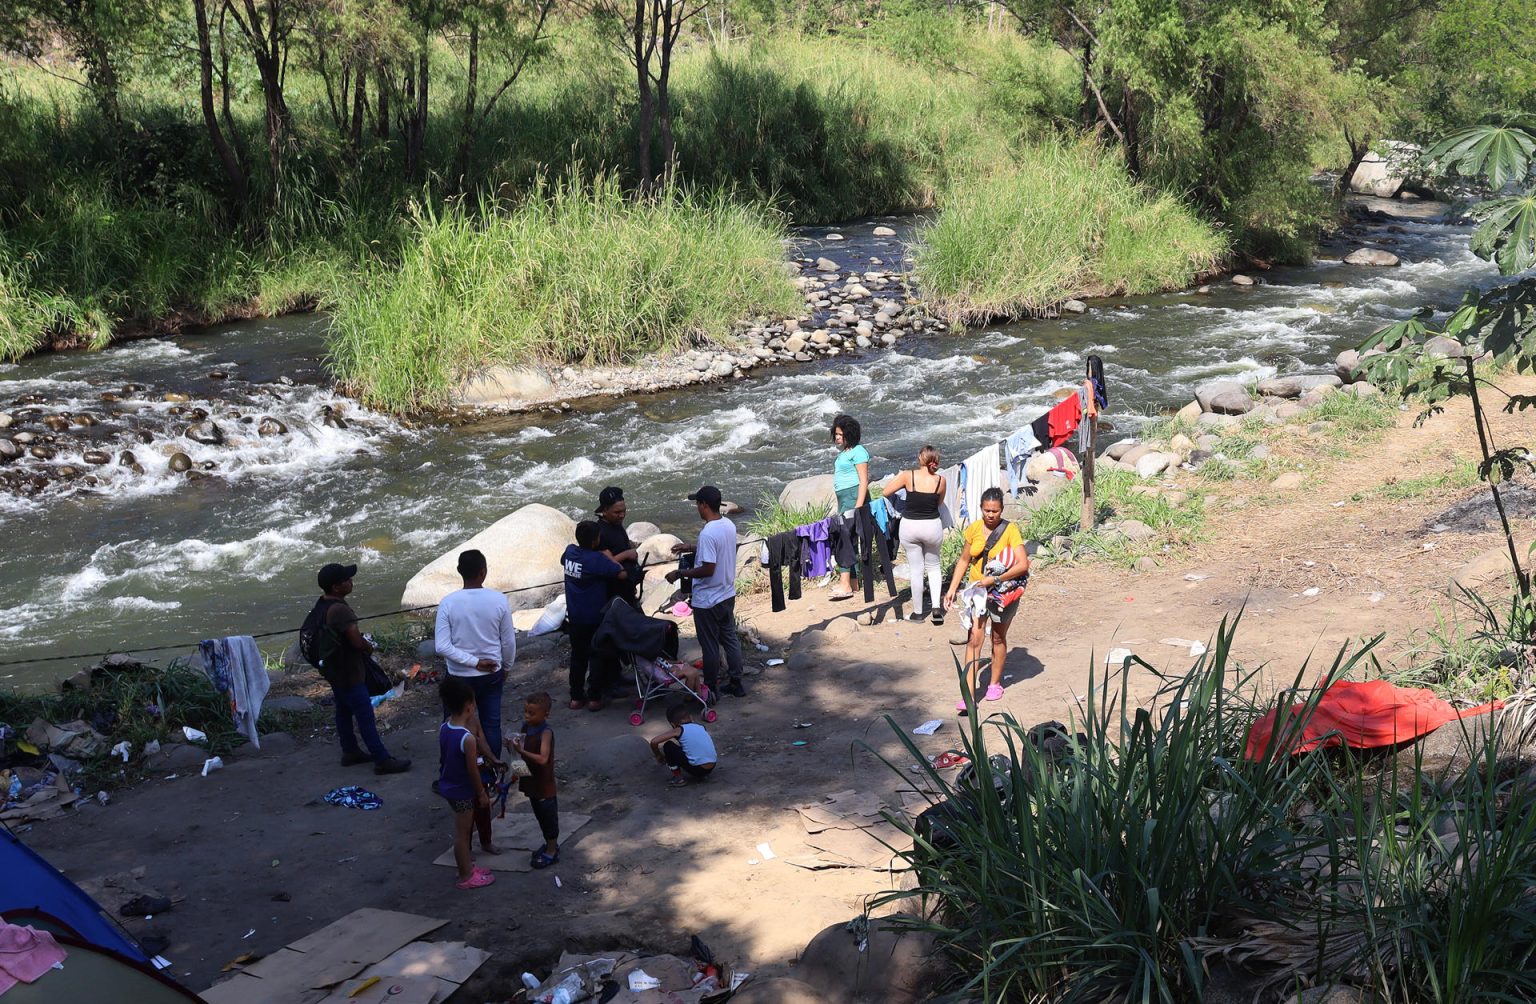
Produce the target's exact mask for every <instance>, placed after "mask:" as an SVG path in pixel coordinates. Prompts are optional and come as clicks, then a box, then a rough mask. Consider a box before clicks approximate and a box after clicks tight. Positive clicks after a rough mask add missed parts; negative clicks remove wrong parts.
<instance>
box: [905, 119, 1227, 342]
mask: <svg viewBox="0 0 1536 1004" xmlns="http://www.w3.org/2000/svg"><path fill="white" fill-rule="evenodd" d="M918 241H919V247H918V250H917V252H916V254H915V258H916V264H915V272H916V276H917V281H918V284H919V286H920V287H921V288H922V290H923V291H924V294H925V295H926V296H927V297H929V298H930V299H931V300H933V301H934V303H935V304H936V305H937V306H938V307H939V309H941V310H942V311H944V312H945V313H946V314H948V315H949V317H950V318H951V319H952V320H955V321H964V322H983V321H988V320H995V319H1001V318H1016V317H1024V316H1031V315H1038V314H1040V313H1043V312H1044V311H1046V310H1048V309H1049V308H1051V307H1054V306H1056V305H1057V304H1059V303H1061V302H1062V301H1063V300H1066V299H1068V298H1070V297H1073V296H1078V295H1085V294H1092V295H1107V294H1120V293H1127V294H1135V293H1151V292H1156V291H1158V290H1163V289H1173V288H1177V287H1180V286H1184V285H1188V284H1189V283H1190V282H1191V281H1192V280H1193V279H1194V278H1195V277H1196V276H1197V275H1199V274H1200V273H1201V272H1204V271H1207V270H1209V269H1211V268H1213V267H1215V265H1216V264H1217V263H1218V262H1219V261H1220V260H1221V258H1222V256H1223V255H1224V254H1225V253H1226V251H1227V242H1226V239H1225V238H1224V237H1223V236H1222V235H1221V234H1220V233H1218V232H1217V231H1216V230H1215V229H1214V228H1213V227H1212V226H1211V225H1210V224H1208V223H1206V222H1204V221H1202V220H1201V219H1200V218H1199V217H1198V216H1196V215H1195V213H1194V212H1193V211H1192V210H1190V209H1189V208H1187V207H1185V206H1184V205H1182V204H1181V203H1180V202H1179V201H1178V200H1177V199H1175V198H1174V197H1172V196H1170V195H1166V194H1160V193H1157V192H1153V191H1151V190H1149V189H1147V188H1144V187H1142V186H1140V185H1137V184H1136V183H1135V182H1133V181H1132V180H1131V179H1130V177H1129V175H1127V174H1126V172H1125V168H1124V166H1123V165H1122V164H1121V163H1120V162H1119V160H1118V159H1117V158H1116V157H1115V156H1114V155H1112V154H1111V153H1109V152H1107V151H1106V150H1105V149H1104V148H1103V147H1101V146H1099V145H1098V144H1096V143H1092V142H1088V141H1082V142H1076V143H1069V142H1044V143H1038V144H1033V145H1029V146H1026V147H1023V148H1021V149H1020V150H1018V151H1017V153H1016V155H1015V157H1014V159H1013V161H1012V162H1011V163H1009V164H1008V165H1006V166H1003V167H1000V168H997V169H995V170H993V171H992V172H990V173H988V174H986V175H985V176H982V177H979V178H966V179H963V180H962V181H961V182H960V183H957V184H955V185H953V186H951V187H950V188H949V189H948V190H947V191H946V192H945V193H944V194H942V195H941V196H940V197H939V213H938V216H937V217H936V218H935V219H934V221H933V222H932V223H931V224H930V225H929V226H927V227H925V228H923V230H922V231H921V232H920V233H919V235H918Z"/></svg>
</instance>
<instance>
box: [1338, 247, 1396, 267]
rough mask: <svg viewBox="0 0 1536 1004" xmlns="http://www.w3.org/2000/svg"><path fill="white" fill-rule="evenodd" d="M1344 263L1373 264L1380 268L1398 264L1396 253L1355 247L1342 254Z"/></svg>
mask: <svg viewBox="0 0 1536 1004" xmlns="http://www.w3.org/2000/svg"><path fill="white" fill-rule="evenodd" d="M1344 264H1346V265H1374V266H1377V267H1380V268H1391V267H1392V266H1393V265H1397V264H1399V260H1398V257H1397V255H1395V254H1393V253H1392V252H1390V251H1378V250H1377V249H1376V248H1357V249H1356V250H1354V251H1351V252H1350V253H1349V254H1347V255H1345V256H1344Z"/></svg>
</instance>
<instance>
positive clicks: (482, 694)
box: [436, 550, 517, 751]
mask: <svg viewBox="0 0 1536 1004" xmlns="http://www.w3.org/2000/svg"><path fill="white" fill-rule="evenodd" d="M485 572H486V567H485V555H484V554H482V553H481V552H479V551H474V550H471V551H464V552H462V553H461V554H460V555H459V575H460V577H462V578H463V580H464V588H463V589H460V590H457V591H455V592H452V593H449V594H448V595H447V596H444V597H443V601H442V602H441V603H439V604H438V605H437V633H436V644H437V654H438V655H440V656H442V657H443V660H444V661H445V662H447V663H448V672H449V673H450V674H452V675H453V676H457V677H460V678H462V679H463V680H464V681H465V682H467V683H468V684H469V685H470V686H471V687H472V688H474V691H475V706H476V707H477V708H479V710H480V728H481V729H482V730H483V731H484V732H485V740H486V742H487V743H488V744H489V745H490V747H491V749H493V750H497V751H499V750H500V749H501V692H502V688H503V687H504V686H505V685H506V682H507V670H508V669H509V668H511V666H512V662H513V660H515V659H516V658H517V640H516V637H515V635H514V634H513V631H512V608H511V606H510V605H509V604H508V603H507V598H506V597H505V596H504V595H502V594H501V593H499V592H497V591H496V590H494V589H487V588H485Z"/></svg>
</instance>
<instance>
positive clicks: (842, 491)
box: [831, 415, 869, 600]
mask: <svg viewBox="0 0 1536 1004" xmlns="http://www.w3.org/2000/svg"><path fill="white" fill-rule="evenodd" d="M861 431H862V430H860V428H859V422H858V419H856V418H854V417H852V416H851V415H839V416H837V417H836V418H834V419H833V420H832V442H834V443H836V444H837V448H838V450H839V451H840V452H839V453H838V455H837V460H836V461H835V462H834V463H833V464H832V488H833V490H834V491H836V492H837V511H838V512H840V513H846V512H848V511H849V510H850V509H857V508H859V507H860V506H862V505H863V504H864V503H866V502H868V501H869V451H868V450H866V449H864V447H862V446H860V445H859V435H860V433H861ZM838 571H839V572H841V573H842V576H843V577H842V581H841V582H840V583H839V584H838V587H837V588H836V589H835V590H833V591H832V596H831V599H834V600H846V599H848V597H850V596H852V595H853V569H852V568H843V567H842V566H838Z"/></svg>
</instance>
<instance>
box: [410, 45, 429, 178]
mask: <svg viewBox="0 0 1536 1004" xmlns="http://www.w3.org/2000/svg"><path fill="white" fill-rule="evenodd" d="M430 72H431V64H430V63H429V62H428V39H427V37H426V35H425V34H423V35H422V39H421V51H420V53H419V55H418V56H417V59H416V79H415V83H414V88H413V89H414V93H415V97H416V107H415V108H414V109H412V111H411V114H410V117H409V119H408V120H407V129H406V136H405V175H406V177H407V178H409V179H410V180H412V181H420V180H421V179H422V177H423V175H424V174H425V173H426V172H425V165H423V163H422V157H423V154H424V152H425V148H426V139H427V84H428V81H429V79H430V77H429V75H430Z"/></svg>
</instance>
